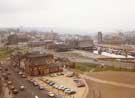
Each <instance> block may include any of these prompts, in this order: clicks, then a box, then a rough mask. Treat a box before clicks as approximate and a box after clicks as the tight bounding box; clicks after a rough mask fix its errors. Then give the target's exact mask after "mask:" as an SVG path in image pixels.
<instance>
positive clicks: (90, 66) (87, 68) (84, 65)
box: [75, 63, 97, 72]
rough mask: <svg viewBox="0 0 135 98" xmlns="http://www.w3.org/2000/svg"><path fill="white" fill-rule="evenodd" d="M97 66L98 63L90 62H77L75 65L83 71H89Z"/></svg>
mask: <svg viewBox="0 0 135 98" xmlns="http://www.w3.org/2000/svg"><path fill="white" fill-rule="evenodd" d="M96 67H97V65H95V64H90V63H76V66H75V68H76V69H77V70H80V71H82V72H89V71H91V70H92V69H94V68H96Z"/></svg>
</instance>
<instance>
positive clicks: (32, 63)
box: [11, 52, 62, 76]
mask: <svg viewBox="0 0 135 98" xmlns="http://www.w3.org/2000/svg"><path fill="white" fill-rule="evenodd" d="M11 64H12V65H13V66H16V67H18V68H20V69H21V70H23V71H24V72H25V73H26V74H28V75H32V76H38V75H47V74H49V73H55V72H61V71H62V66H61V62H59V61H58V60H57V59H56V58H54V56H53V55H52V54H47V53H43V54H40V53H38V52H35V53H34V52H33V53H26V54H20V53H19V54H18V53H17V54H16V55H15V54H14V55H12V56H11Z"/></svg>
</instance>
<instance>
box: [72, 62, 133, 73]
mask: <svg viewBox="0 0 135 98" xmlns="http://www.w3.org/2000/svg"><path fill="white" fill-rule="evenodd" d="M74 70H76V71H78V72H80V73H83V72H90V71H93V72H100V71H125V72H135V68H132V69H127V68H121V67H114V66H102V67H101V66H99V65H95V64H90V63H78V62H77V63H76V67H75V69H74Z"/></svg>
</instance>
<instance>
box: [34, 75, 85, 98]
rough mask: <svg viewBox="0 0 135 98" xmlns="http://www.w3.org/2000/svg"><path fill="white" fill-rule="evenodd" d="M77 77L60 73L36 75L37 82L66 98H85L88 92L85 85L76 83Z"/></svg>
mask: <svg viewBox="0 0 135 98" xmlns="http://www.w3.org/2000/svg"><path fill="white" fill-rule="evenodd" d="M75 79H76V78H75V77H67V76H66V75H65V74H64V75H59V74H51V75H49V76H43V77H34V78H33V80H35V81H36V82H37V83H39V84H41V85H42V86H44V87H47V88H48V89H49V90H51V91H52V92H54V93H56V94H60V95H63V96H65V97H66V98H83V97H84V95H85V93H86V92H87V91H86V90H87V89H86V87H85V86H82V87H81V86H80V87H77V85H76V83H75V81H74V80H75Z"/></svg>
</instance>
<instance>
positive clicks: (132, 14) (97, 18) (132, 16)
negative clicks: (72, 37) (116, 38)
mask: <svg viewBox="0 0 135 98" xmlns="http://www.w3.org/2000/svg"><path fill="white" fill-rule="evenodd" d="M16 26H24V27H51V28H59V29H65V30H66V29H71V30H80V31H87V32H96V31H103V32H112V31H119V30H122V31H127V30H135V0H0V27H16Z"/></svg>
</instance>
